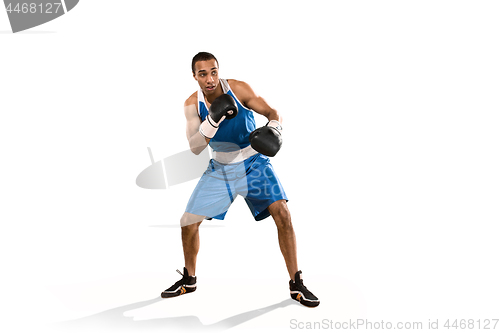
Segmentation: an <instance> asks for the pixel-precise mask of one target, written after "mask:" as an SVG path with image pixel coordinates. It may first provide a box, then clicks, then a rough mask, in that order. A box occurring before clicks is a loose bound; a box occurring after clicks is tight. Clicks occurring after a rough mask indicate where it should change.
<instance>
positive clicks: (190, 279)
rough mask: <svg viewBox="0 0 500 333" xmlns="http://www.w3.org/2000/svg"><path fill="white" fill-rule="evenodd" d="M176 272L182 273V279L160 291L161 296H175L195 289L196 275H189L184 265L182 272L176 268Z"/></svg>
mask: <svg viewBox="0 0 500 333" xmlns="http://www.w3.org/2000/svg"><path fill="white" fill-rule="evenodd" d="M177 273H179V274H180V275H182V279H180V280H179V281H177V282H176V283H175V284H174V285H173V286H172V287H170V288H168V289H167V290H165V291H164V292H162V293H161V297H162V298H169V297H175V296H179V295H183V294H187V293H192V292H193V291H195V290H196V276H189V275H188V271H187V269H186V267H184V274H182V273H181V272H180V271H179V270H177Z"/></svg>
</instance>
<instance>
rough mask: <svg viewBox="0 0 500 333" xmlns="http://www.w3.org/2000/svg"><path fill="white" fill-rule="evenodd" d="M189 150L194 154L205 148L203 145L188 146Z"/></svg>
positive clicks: (198, 153)
mask: <svg viewBox="0 0 500 333" xmlns="http://www.w3.org/2000/svg"><path fill="white" fill-rule="evenodd" d="M190 149H191V152H192V153H193V154H195V155H200V153H201V152H202V151H203V149H205V147H190Z"/></svg>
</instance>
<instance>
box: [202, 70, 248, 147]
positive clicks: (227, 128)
mask: <svg viewBox="0 0 500 333" xmlns="http://www.w3.org/2000/svg"><path fill="white" fill-rule="evenodd" d="M219 82H220V85H221V87H222V91H223V92H224V93H225V94H228V95H231V97H233V98H234V100H235V101H236V105H238V115H237V116H236V117H234V118H233V119H229V120H224V121H223V122H222V123H221V124H220V125H219V129H218V130H217V133H215V136H214V137H213V138H212V140H210V143H209V145H210V147H212V149H213V150H214V151H221V152H227V151H234V150H236V149H243V148H245V147H248V146H249V145H250V141H249V140H248V137H249V136H250V133H251V132H252V131H253V130H255V119H254V117H253V111H252V110H250V109H247V108H246V107H244V106H243V104H241V103H240V101H239V100H238V98H237V97H236V95H235V94H234V93H233V92H232V90H231V87H230V86H229V83H228V82H227V80H224V79H220V80H219ZM198 114H199V115H200V117H201V121H204V120H205V118H206V117H207V115H208V108H207V105H206V103H205V96H204V95H203V91H202V90H201V88H200V89H199V90H198ZM238 147H239V148H238Z"/></svg>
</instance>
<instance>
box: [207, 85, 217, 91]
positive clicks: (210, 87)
mask: <svg viewBox="0 0 500 333" xmlns="http://www.w3.org/2000/svg"><path fill="white" fill-rule="evenodd" d="M207 90H208V91H214V90H215V86H207Z"/></svg>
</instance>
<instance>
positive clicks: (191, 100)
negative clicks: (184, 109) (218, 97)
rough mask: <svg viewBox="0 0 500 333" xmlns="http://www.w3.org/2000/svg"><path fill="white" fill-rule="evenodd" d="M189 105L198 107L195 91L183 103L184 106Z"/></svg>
mask: <svg viewBox="0 0 500 333" xmlns="http://www.w3.org/2000/svg"><path fill="white" fill-rule="evenodd" d="M191 104H194V105H196V106H198V92H197V91H195V92H194V93H193V94H192V95H191V96H189V97H188V99H186V101H185V102H184V106H188V105H191Z"/></svg>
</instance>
